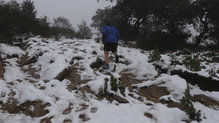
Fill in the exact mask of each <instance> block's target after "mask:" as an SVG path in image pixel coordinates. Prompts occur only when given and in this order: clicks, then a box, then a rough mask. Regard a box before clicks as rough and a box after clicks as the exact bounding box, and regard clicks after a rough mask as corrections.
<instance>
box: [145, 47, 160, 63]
mask: <svg viewBox="0 0 219 123" xmlns="http://www.w3.org/2000/svg"><path fill="white" fill-rule="evenodd" d="M160 58H161V56H160V52H159V50H158V48H157V47H156V48H155V50H154V51H153V52H152V53H150V55H149V56H148V60H149V62H154V61H158V60H160Z"/></svg>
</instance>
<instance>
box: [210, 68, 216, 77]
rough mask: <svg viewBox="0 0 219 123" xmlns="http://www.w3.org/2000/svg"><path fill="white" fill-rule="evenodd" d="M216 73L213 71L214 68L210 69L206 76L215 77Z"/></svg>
mask: <svg viewBox="0 0 219 123" xmlns="http://www.w3.org/2000/svg"><path fill="white" fill-rule="evenodd" d="M216 72H217V71H216V70H215V67H214V68H211V69H210V70H209V71H208V74H209V75H211V76H214V77H217V75H216Z"/></svg>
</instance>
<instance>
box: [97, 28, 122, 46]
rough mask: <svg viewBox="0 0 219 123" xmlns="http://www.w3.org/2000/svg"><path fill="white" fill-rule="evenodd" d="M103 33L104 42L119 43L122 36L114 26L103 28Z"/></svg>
mask: <svg viewBox="0 0 219 123" xmlns="http://www.w3.org/2000/svg"><path fill="white" fill-rule="evenodd" d="M101 33H102V35H103V37H104V42H109V43H118V41H119V37H120V35H119V32H118V31H117V29H116V28H115V27H114V26H108V25H105V26H102V27H101Z"/></svg>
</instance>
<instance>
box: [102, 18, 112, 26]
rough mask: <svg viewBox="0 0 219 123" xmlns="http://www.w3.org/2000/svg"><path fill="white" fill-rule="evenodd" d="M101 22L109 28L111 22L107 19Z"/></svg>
mask: <svg viewBox="0 0 219 123" xmlns="http://www.w3.org/2000/svg"><path fill="white" fill-rule="evenodd" d="M103 22H104V24H106V25H108V26H111V22H110V20H109V19H105V20H104V21H103Z"/></svg>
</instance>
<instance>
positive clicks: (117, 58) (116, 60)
mask: <svg viewBox="0 0 219 123" xmlns="http://www.w3.org/2000/svg"><path fill="white" fill-rule="evenodd" d="M115 62H116V63H119V56H118V55H116V58H115Z"/></svg>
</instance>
